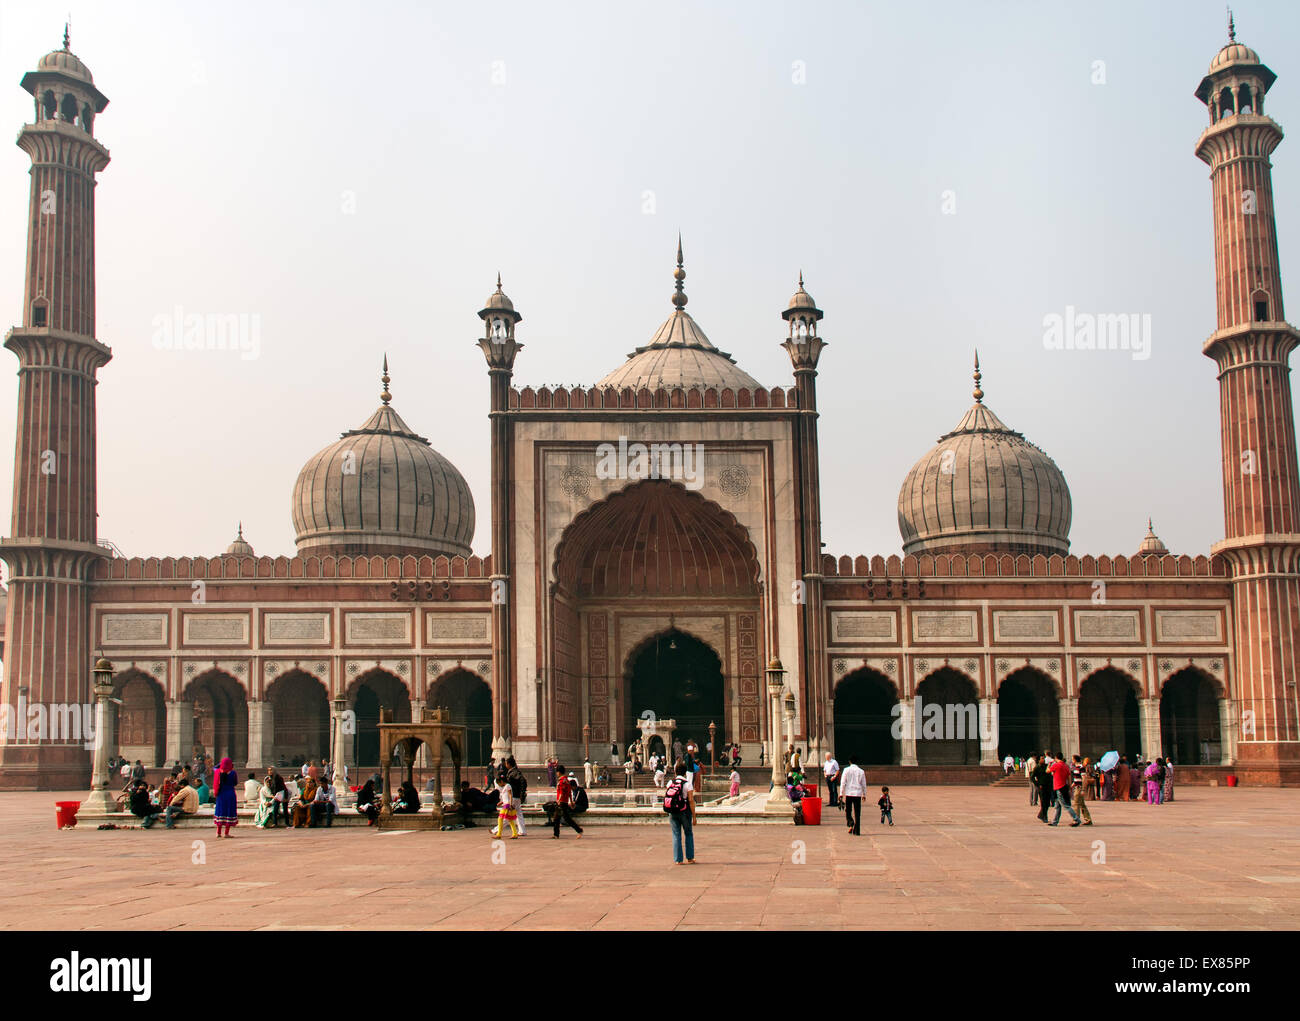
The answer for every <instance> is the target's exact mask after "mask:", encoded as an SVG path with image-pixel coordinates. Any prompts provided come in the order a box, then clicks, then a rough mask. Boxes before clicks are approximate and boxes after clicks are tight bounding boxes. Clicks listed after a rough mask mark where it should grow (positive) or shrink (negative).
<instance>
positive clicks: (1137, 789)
mask: <svg viewBox="0 0 1300 1021" xmlns="http://www.w3.org/2000/svg"><path fill="white" fill-rule="evenodd" d="M1129 772H1130V773H1131V774H1132V777H1131V779H1132V783H1133V786H1132V787H1131V788H1129V792H1128V796H1129V799H1130V800H1132V801H1141V800H1142V777H1143V776H1144V775H1145V773H1146V770H1145V769H1143V768H1142V760H1141V759H1139V760H1138V764H1137V767H1136V768H1135V769H1131V770H1129Z"/></svg>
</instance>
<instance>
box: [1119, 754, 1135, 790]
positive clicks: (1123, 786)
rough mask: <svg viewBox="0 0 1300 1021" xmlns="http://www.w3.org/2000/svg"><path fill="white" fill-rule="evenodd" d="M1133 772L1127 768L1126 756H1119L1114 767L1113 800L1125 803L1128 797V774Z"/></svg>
mask: <svg viewBox="0 0 1300 1021" xmlns="http://www.w3.org/2000/svg"><path fill="white" fill-rule="evenodd" d="M1131 772H1133V770H1132V769H1131V768H1129V764H1128V756H1126V755H1121V756H1120V760H1119V765H1118V766H1116V767H1115V800H1116V801H1127V800H1128V795H1129V774H1130V773H1131Z"/></svg>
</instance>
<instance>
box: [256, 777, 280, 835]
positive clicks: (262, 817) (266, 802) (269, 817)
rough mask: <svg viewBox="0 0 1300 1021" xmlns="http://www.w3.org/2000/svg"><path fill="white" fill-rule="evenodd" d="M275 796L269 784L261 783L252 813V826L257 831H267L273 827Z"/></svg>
mask: <svg viewBox="0 0 1300 1021" xmlns="http://www.w3.org/2000/svg"><path fill="white" fill-rule="evenodd" d="M275 816H276V812H275V795H274V794H272V793H271V787H270V785H269V784H267V783H265V782H263V783H262V786H261V787H259V788H258V789H257V809H256V811H254V812H253V825H254V826H256V827H258V829H263V830H264V829H268V828H270V827H272V826H274V825H275Z"/></svg>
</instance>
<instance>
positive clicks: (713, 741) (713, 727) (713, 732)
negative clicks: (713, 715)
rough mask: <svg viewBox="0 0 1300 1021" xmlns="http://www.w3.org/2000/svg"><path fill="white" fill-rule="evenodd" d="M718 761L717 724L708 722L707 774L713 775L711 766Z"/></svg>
mask: <svg viewBox="0 0 1300 1021" xmlns="http://www.w3.org/2000/svg"><path fill="white" fill-rule="evenodd" d="M717 761H718V725H717V724H716V723H710V724H709V776H712V775H713V767H714V765H715V764H716V763H717Z"/></svg>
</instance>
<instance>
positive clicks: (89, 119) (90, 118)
mask: <svg viewBox="0 0 1300 1021" xmlns="http://www.w3.org/2000/svg"><path fill="white" fill-rule="evenodd" d="M94 123H95V115H94V114H93V113H91V112H90V104H89V103H86V104H85V105H83V106H82V108H81V130H82V131H84V132H85V133H86V134H88V135H89V134H90V133H91V132H90V127H91V125H92V124H94Z"/></svg>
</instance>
